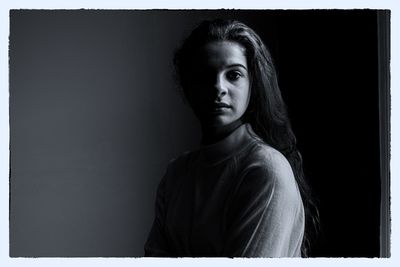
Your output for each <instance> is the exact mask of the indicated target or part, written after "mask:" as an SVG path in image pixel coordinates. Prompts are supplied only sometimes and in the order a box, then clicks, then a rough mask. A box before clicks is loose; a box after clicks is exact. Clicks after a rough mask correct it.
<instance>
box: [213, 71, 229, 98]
mask: <svg viewBox="0 0 400 267" xmlns="http://www.w3.org/2000/svg"><path fill="white" fill-rule="evenodd" d="M214 88H215V93H216V95H217V97H218V98H221V97H223V96H224V95H226V94H227V88H226V81H225V80H224V78H223V77H221V76H218V77H216V80H215V85H214Z"/></svg>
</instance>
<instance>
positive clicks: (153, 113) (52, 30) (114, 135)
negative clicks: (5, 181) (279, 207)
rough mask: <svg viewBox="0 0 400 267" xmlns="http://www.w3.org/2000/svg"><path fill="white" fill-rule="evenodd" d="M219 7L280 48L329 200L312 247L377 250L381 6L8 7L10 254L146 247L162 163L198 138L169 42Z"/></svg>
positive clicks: (358, 252) (299, 122) (296, 115)
mask: <svg viewBox="0 0 400 267" xmlns="http://www.w3.org/2000/svg"><path fill="white" fill-rule="evenodd" d="M215 17H227V18H235V19H238V20H241V21H243V22H245V23H246V24H248V25H249V26H250V27H252V28H253V29H254V30H255V31H256V32H257V33H259V34H260V36H261V37H262V38H263V40H264V41H265V42H266V44H267V45H268V46H269V47H270V49H271V52H272V55H273V58H274V59H275V62H276V66H277V69H278V74H279V82H280V86H281V90H282V94H283V96H284V99H285V101H286V103H287V105H288V108H289V114H290V117H291V119H292V125H293V129H294V131H295V133H296V136H297V138H298V146H299V149H300V151H301V152H302V155H303V159H304V167H305V173H306V175H307V177H308V179H309V180H310V183H311V185H312V187H313V188H314V191H315V194H316V196H317V198H318V202H319V205H320V214H321V228H322V230H321V233H320V236H319V239H318V240H317V241H316V243H315V244H314V246H313V249H312V251H311V256H314V257H320V256H323V257H378V256H379V227H380V224H379V222H380V217H379V216H380V178H379V170H380V166H379V156H380V155H379V110H378V56H377V12H376V11H373V10H346V11H343V10H303V11H299V10H297V11H290V10H287V11H282V10H274V11H252V10H247V11H239V10H218V11H160V10H158V11H127V10H125V11H115V10H114V11H104V10H103V11H94V10H92V11H89V10H74V11H60V10H59V11H43V10H42V11H40V10H14V11H11V14H10V140H11V143H10V147H11V175H10V177H11V178H10V181H11V185H10V189H11V198H10V200H11V202H10V255H11V256H142V255H143V243H144V241H145V239H146V237H147V234H148V231H149V229H150V226H151V222H152V219H153V204H154V197H155V190H156V186H157V183H158V181H159V180H160V178H161V176H162V174H163V172H164V169H165V166H166V164H167V163H168V161H169V159H171V158H172V157H174V156H176V155H178V154H179V153H181V152H182V151H184V150H187V149H191V148H193V147H194V146H196V144H197V143H198V140H199V133H198V130H199V127H198V124H197V122H196V121H195V119H194V117H193V115H192V114H191V112H190V109H189V108H188V107H187V106H186V105H185V104H184V101H183V100H182V99H181V96H180V94H179V92H178V89H177V88H176V87H177V86H176V84H175V83H174V82H175V81H174V78H173V71H172V55H173V51H174V49H175V48H177V47H178V46H179V43H180V42H181V41H182V40H183V38H184V37H185V36H186V35H187V34H188V33H190V31H191V30H192V29H193V27H194V26H195V25H197V24H198V22H200V21H201V20H203V19H209V18H215Z"/></svg>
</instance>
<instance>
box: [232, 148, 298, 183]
mask: <svg viewBox="0 0 400 267" xmlns="http://www.w3.org/2000/svg"><path fill="white" fill-rule="evenodd" d="M240 162H241V164H242V170H243V175H244V178H246V177H247V178H246V179H250V178H249V177H251V179H257V180H259V183H263V184H274V185H275V186H277V187H279V188H280V187H283V188H288V187H289V188H290V187H292V186H293V185H294V184H296V182H295V178H294V174H293V170H292V167H291V165H290V163H289V161H288V160H287V159H286V157H285V156H284V155H283V154H282V153H281V152H280V151H278V150H277V149H275V148H273V147H272V146H270V145H268V144H266V143H264V142H261V141H257V142H256V143H255V145H254V146H253V147H252V149H251V150H250V151H249V152H248V153H246V154H245V155H244V157H243V159H242V160H240Z"/></svg>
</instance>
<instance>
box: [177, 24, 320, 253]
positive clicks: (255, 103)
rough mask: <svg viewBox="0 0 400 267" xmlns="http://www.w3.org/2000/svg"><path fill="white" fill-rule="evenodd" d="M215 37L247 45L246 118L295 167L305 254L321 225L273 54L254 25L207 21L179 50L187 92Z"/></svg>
mask: <svg viewBox="0 0 400 267" xmlns="http://www.w3.org/2000/svg"><path fill="white" fill-rule="evenodd" d="M211 41H233V42H237V43H239V44H240V45H242V46H243V47H244V48H245V53H246V58H247V61H248V67H249V74H250V84H251V88H250V94H251V96H250V102H249V105H248V108H247V110H246V112H245V114H244V116H243V117H242V119H243V121H245V122H248V123H250V125H251V126H252V128H253V130H254V132H255V133H256V134H257V135H258V136H259V137H261V138H262V139H263V141H264V142H265V143H267V144H269V145H270V146H272V147H274V148H275V149H277V150H279V151H280V152H281V153H282V154H283V155H284V156H285V157H286V158H287V160H288V161H289V163H290V165H291V167H292V170H293V173H294V176H295V178H296V181H297V185H298V187H299V190H300V194H301V198H302V201H303V205H304V210H305V218H306V220H305V235H304V238H303V243H302V249H301V251H302V256H303V257H306V256H307V255H308V249H309V247H310V245H311V240H313V239H314V238H315V234H316V233H317V229H318V227H319V215H318V209H317V207H316V205H315V202H314V200H313V198H312V196H311V190H310V187H309V185H308V183H307V182H306V180H305V177H304V172H303V163H302V158H301V155H300V153H299V151H298V149H297V146H296V137H295V135H294V133H293V131H292V127H291V125H290V120H289V116H288V113H287V108H286V105H285V103H284V101H283V99H282V96H281V92H280V89H279V86H278V79H277V74H276V70H275V67H274V64H273V61H272V57H271V54H270V52H269V51H268V49H267V47H266V46H265V45H264V43H263V41H262V40H261V38H260V37H259V36H258V35H257V34H256V33H255V32H254V31H253V30H252V29H251V28H250V27H248V26H247V25H245V24H243V23H241V22H239V21H235V20H222V19H216V20H212V21H204V22H203V23H201V24H200V25H199V26H198V27H197V28H196V29H195V30H194V31H193V32H192V33H191V35H190V36H189V37H188V38H187V39H186V40H185V41H184V43H183V45H182V46H181V48H180V49H179V50H178V51H177V52H176V54H175V58H174V63H175V68H176V72H177V75H178V78H179V79H180V83H181V86H182V89H183V92H184V93H185V95H186V93H187V90H188V87H189V86H188V85H189V84H190V76H191V75H190V66H191V64H192V62H193V59H194V57H195V55H196V53H197V51H198V49H200V48H201V47H203V46H204V45H205V44H206V43H208V42H211Z"/></svg>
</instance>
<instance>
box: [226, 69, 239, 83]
mask: <svg viewBox="0 0 400 267" xmlns="http://www.w3.org/2000/svg"><path fill="white" fill-rule="evenodd" d="M240 77H242V73H240V72H239V71H230V72H228V73H227V78H228V79H229V80H231V81H236V80H238V79H239V78H240Z"/></svg>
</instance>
